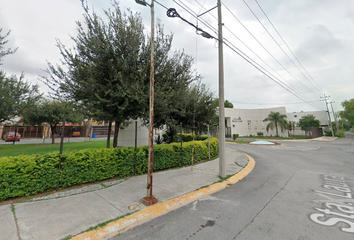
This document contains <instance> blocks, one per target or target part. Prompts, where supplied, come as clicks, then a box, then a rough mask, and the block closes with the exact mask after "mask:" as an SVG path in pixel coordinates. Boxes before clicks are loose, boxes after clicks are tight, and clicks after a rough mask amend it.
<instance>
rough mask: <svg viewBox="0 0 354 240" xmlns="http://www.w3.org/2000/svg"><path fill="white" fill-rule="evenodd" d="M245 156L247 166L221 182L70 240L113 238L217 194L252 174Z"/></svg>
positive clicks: (251, 168)
mask: <svg viewBox="0 0 354 240" xmlns="http://www.w3.org/2000/svg"><path fill="white" fill-rule="evenodd" d="M243 154H245V153H243ZM245 155H246V156H247V157H248V160H249V161H248V164H247V166H246V167H245V168H243V169H242V170H241V171H240V172H238V173H236V174H235V175H234V176H232V177H230V178H229V179H227V180H225V181H223V182H220V183H215V184H212V185H210V186H208V187H205V188H202V189H199V190H197V191H194V192H191V193H188V194H185V195H183V196H180V197H177V198H174V199H172V200H169V201H166V202H163V203H158V204H156V205H153V206H150V207H147V208H145V209H143V210H141V211H139V212H136V213H133V214H132V215H129V216H126V217H124V218H121V219H118V220H116V221H113V222H111V223H109V224H107V225H106V226H104V227H102V228H99V229H96V230H92V231H89V232H85V233H82V234H79V235H77V236H75V237H73V238H71V240H103V239H110V238H113V237H114V236H116V235H118V234H121V233H124V232H126V231H128V230H130V229H132V228H134V227H136V226H138V225H141V224H143V223H146V222H148V221H150V220H152V219H154V218H157V217H159V216H161V215H164V214H166V213H169V212H171V211H173V210H176V209H178V208H180V207H183V206H185V205H187V204H189V203H192V202H194V201H196V200H198V199H200V198H202V197H205V196H207V195H210V194H213V193H215V192H218V191H220V190H222V189H224V188H226V187H228V186H229V185H233V184H235V183H237V182H238V181H240V180H242V179H243V178H244V177H246V176H247V175H248V174H249V173H250V172H252V170H253V169H254V167H255V165H256V162H255V161H254V159H253V158H252V157H251V156H249V155H247V154H245Z"/></svg>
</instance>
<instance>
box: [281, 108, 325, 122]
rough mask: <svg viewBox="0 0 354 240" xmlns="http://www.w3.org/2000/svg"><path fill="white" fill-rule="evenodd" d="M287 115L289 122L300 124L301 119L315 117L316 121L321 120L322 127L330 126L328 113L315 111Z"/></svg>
mask: <svg viewBox="0 0 354 240" xmlns="http://www.w3.org/2000/svg"><path fill="white" fill-rule="evenodd" d="M286 115H287V119H288V121H292V122H295V123H298V122H299V121H300V119H301V118H302V117H304V116H307V115H314V116H315V117H316V119H318V120H320V125H321V126H328V114H327V112H326V111H313V112H304V111H301V112H293V113H287V114H286Z"/></svg>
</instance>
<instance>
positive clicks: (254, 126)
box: [225, 107, 287, 137]
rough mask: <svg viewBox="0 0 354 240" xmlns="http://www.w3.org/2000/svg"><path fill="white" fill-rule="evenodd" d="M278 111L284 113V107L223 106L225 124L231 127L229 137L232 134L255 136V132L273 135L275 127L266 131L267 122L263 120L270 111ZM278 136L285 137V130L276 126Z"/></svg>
mask: <svg viewBox="0 0 354 240" xmlns="http://www.w3.org/2000/svg"><path fill="white" fill-rule="evenodd" d="M272 111H273V112H280V114H284V115H286V109H285V107H276V108H264V109H235V108H225V118H226V126H227V128H228V129H229V131H230V129H231V135H230V136H231V137H232V135H233V134H239V135H240V136H250V135H253V136H257V132H263V134H264V136H271V135H272V136H275V135H276V132H275V129H273V130H271V129H269V132H267V130H266V127H267V124H268V123H267V122H263V120H264V119H265V118H267V117H268V115H269V113H270V112H272ZM278 133H279V136H281V137H287V132H286V131H284V132H281V130H280V128H278Z"/></svg>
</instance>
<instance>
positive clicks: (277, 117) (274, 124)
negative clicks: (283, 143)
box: [263, 111, 287, 137]
mask: <svg viewBox="0 0 354 240" xmlns="http://www.w3.org/2000/svg"><path fill="white" fill-rule="evenodd" d="M286 117H287V116H286V115H284V114H280V112H273V111H271V112H270V113H269V115H268V117H267V118H265V119H264V120H263V121H264V122H269V123H268V124H267V127H266V130H267V132H268V131H269V129H271V130H273V129H274V128H275V132H276V134H275V136H276V137H279V134H278V126H279V127H280V129H281V131H282V132H283V131H284V129H286V126H287V121H286Z"/></svg>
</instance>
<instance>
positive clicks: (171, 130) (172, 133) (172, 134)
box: [170, 126, 174, 143]
mask: <svg viewBox="0 0 354 240" xmlns="http://www.w3.org/2000/svg"><path fill="white" fill-rule="evenodd" d="M170 134H171V139H170V142H171V143H173V140H174V131H173V129H172V127H171V126H170Z"/></svg>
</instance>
